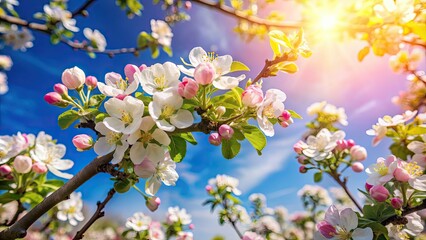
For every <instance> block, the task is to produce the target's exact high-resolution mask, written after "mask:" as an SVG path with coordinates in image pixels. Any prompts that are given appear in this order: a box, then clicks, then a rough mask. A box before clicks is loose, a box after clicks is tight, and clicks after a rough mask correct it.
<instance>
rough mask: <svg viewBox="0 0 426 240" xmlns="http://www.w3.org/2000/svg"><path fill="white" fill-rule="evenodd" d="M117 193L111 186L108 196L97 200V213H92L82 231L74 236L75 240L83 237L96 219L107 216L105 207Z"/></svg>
mask: <svg viewBox="0 0 426 240" xmlns="http://www.w3.org/2000/svg"><path fill="white" fill-rule="evenodd" d="M114 194H115V190H114V188H111V189H110V190H109V192H108V195H107V196H106V198H105V199H104V200H103V201H102V202H99V201H98V202H97V203H96V204H97V208H96V211H95V213H94V214H93V215H92V217H91V218H90V219H89V221H88V222H87V223H86V224H84V226H83V227H82V228H81V229H80V231H78V232H77V234H76V235H75V236H74V238H73V239H74V240H78V239H82V238H83V236H84V233H85V232H86V231H87V230H88V229H89V228H90V226H92V224H93V223H95V222H96V220H98V219H99V218H101V217H103V216H105V211H104V208H105V206H106V205H107V203H108V202H109V200H111V198H112V197H113V196H114Z"/></svg>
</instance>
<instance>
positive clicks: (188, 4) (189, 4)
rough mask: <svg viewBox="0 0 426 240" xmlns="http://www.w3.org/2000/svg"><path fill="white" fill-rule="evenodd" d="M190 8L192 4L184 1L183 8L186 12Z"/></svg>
mask: <svg viewBox="0 0 426 240" xmlns="http://www.w3.org/2000/svg"><path fill="white" fill-rule="evenodd" d="M191 7H192V3H191V2H190V1H186V2H185V8H186V10H189V9H191Z"/></svg>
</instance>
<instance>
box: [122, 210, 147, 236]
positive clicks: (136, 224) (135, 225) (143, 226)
mask: <svg viewBox="0 0 426 240" xmlns="http://www.w3.org/2000/svg"><path fill="white" fill-rule="evenodd" d="M151 222H152V219H151V217H150V216H147V215H145V214H143V213H141V212H137V213H135V214H133V216H132V217H130V218H128V219H127V221H126V227H127V228H129V229H132V230H134V231H136V232H141V231H145V230H148V228H149V225H150V224H151Z"/></svg>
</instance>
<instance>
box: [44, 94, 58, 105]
mask: <svg viewBox="0 0 426 240" xmlns="http://www.w3.org/2000/svg"><path fill="white" fill-rule="evenodd" d="M44 101H46V102H47V103H48V104H51V105H60V104H61V103H62V97H61V95H59V93H57V92H50V93H47V94H46V95H44Z"/></svg>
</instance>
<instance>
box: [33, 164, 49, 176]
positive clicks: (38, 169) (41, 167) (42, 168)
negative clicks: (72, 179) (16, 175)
mask: <svg viewBox="0 0 426 240" xmlns="http://www.w3.org/2000/svg"><path fill="white" fill-rule="evenodd" d="M32 169H33V172H35V173H38V174H43V173H46V172H47V167H46V165H45V164H44V163H41V162H35V163H34V164H33V167H32Z"/></svg>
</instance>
